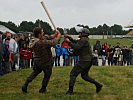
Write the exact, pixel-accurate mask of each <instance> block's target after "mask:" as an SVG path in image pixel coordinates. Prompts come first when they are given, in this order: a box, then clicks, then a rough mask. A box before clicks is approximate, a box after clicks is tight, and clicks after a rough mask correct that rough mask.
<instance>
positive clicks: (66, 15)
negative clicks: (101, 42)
mask: <svg viewBox="0 0 133 100" xmlns="http://www.w3.org/2000/svg"><path fill="white" fill-rule="evenodd" d="M40 1H42V0H0V21H13V22H14V23H15V24H17V25H19V24H20V22H21V21H23V20H26V21H33V22H35V20H36V19H41V20H43V21H46V22H49V19H48V17H47V16H46V13H45V12H44V9H43V8H42V6H41V4H40ZM45 3H46V5H47V8H48V10H49V12H50V15H51V16H52V19H53V20H54V23H55V24H56V26H58V27H62V28H71V27H74V26H76V25H77V24H79V23H80V24H84V25H88V26H89V27H97V26H98V25H103V24H104V23H106V24H107V25H109V26H111V25H114V24H119V25H122V26H126V25H128V24H129V23H130V22H131V21H132V20H133V0H45Z"/></svg>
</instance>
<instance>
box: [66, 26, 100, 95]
mask: <svg viewBox="0 0 133 100" xmlns="http://www.w3.org/2000/svg"><path fill="white" fill-rule="evenodd" d="M78 33H79V34H80V40H78V41H77V42H75V41H74V40H73V39H72V38H71V37H68V38H67V39H66V41H68V42H69V43H68V44H69V46H71V48H73V49H74V50H75V51H76V52H77V53H78V54H79V61H78V63H77V64H76V65H75V66H74V67H73V69H72V71H71V73H70V81H69V89H68V91H67V93H66V94H70V95H72V94H73V88H74V84H75V81H76V78H77V76H78V75H79V74H81V77H82V79H84V80H85V81H87V82H90V83H93V84H94V85H95V86H96V92H97V93H98V92H100V90H101V88H102V85H101V84H100V83H98V82H97V81H95V80H94V79H92V78H91V77H89V76H88V72H89V70H90V68H91V66H92V50H91V46H90V43H89V38H88V36H89V30H88V29H87V28H82V29H81V30H80V31H79V32H78Z"/></svg>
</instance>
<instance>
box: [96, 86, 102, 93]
mask: <svg viewBox="0 0 133 100" xmlns="http://www.w3.org/2000/svg"><path fill="white" fill-rule="evenodd" d="M102 86H103V85H102V84H98V85H96V93H99V92H100V91H101V89H102Z"/></svg>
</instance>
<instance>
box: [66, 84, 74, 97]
mask: <svg viewBox="0 0 133 100" xmlns="http://www.w3.org/2000/svg"><path fill="white" fill-rule="evenodd" d="M66 94H69V95H73V94H74V93H73V86H69V90H68V91H67V92H66Z"/></svg>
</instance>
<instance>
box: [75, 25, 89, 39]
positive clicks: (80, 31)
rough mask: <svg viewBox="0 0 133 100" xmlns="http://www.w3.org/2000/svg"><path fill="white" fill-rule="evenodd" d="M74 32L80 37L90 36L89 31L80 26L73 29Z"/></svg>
mask: <svg viewBox="0 0 133 100" xmlns="http://www.w3.org/2000/svg"><path fill="white" fill-rule="evenodd" d="M75 30H76V32H77V33H78V34H79V35H80V36H82V37H88V36H89V34H90V31H89V29H88V28H85V27H82V26H77V27H75Z"/></svg>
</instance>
